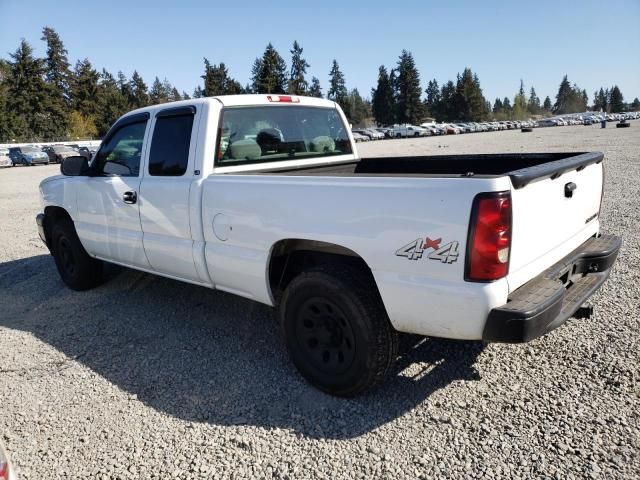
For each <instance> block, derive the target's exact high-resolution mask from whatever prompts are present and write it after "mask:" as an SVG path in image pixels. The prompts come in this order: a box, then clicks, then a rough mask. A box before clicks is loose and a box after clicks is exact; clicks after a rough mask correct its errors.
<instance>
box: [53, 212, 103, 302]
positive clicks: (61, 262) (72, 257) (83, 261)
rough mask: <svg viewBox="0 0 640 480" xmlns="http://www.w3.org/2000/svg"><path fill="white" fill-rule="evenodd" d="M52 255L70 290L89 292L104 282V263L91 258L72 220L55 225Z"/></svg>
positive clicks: (59, 221)
mask: <svg viewBox="0 0 640 480" xmlns="http://www.w3.org/2000/svg"><path fill="white" fill-rule="evenodd" d="M51 254H52V255H53V259H54V260H55V262H56V267H57V268H58V273H59V274H60V277H61V278H62V281H63V282H64V283H65V285H67V286H68V287H69V288H70V289H72V290H78V291H82V290H88V289H90V288H93V287H96V286H98V285H99V284H100V283H101V282H102V267H103V263H102V261H100V260H96V259H95V258H92V257H90V256H89V254H88V253H87V252H86V250H85V249H84V247H83V246H82V243H81V242H80V239H79V238H78V234H77V233H76V229H75V227H74V226H73V222H72V221H71V220H70V219H68V218H62V219H60V220H57V221H56V222H55V223H54V224H53V228H52V230H51Z"/></svg>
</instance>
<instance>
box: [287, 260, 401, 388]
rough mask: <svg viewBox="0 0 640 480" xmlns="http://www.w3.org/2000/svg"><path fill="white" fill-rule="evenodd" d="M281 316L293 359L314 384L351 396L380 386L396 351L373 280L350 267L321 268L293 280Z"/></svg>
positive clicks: (391, 330) (387, 320)
mask: <svg viewBox="0 0 640 480" xmlns="http://www.w3.org/2000/svg"><path fill="white" fill-rule="evenodd" d="M279 320H280V323H281V326H282V330H283V333H284V337H285V342H286V345H287V350H288V352H289V356H290V357H291V360H292V362H293V363H294V365H295V366H296V368H297V369H298V370H299V371H300V373H301V374H302V376H303V377H304V378H305V379H306V380H307V381H308V382H309V383H311V384H312V385H313V386H315V387H316V388H318V389H320V390H322V391H324V392H326V393H329V394H331V395H337V396H341V397H353V396H355V395H358V394H360V393H362V392H364V391H365V390H368V389H370V388H372V387H374V386H376V385H378V384H379V383H380V382H382V380H384V378H385V377H386V375H387V373H388V371H389V368H390V367H391V365H392V364H393V362H394V361H395V359H396V355H397V348H398V333H397V332H396V331H395V330H394V329H393V327H392V326H391V323H390V322H389V318H388V317H387V313H386V311H385V309H384V306H383V304H382V299H381V298H380V295H379V294H378V291H377V289H376V286H375V283H374V281H373V280H372V279H370V278H368V276H366V275H365V274H363V273H362V272H361V271H359V270H357V269H355V268H353V267H349V266H341V265H335V266H327V267H318V268H315V269H313V270H310V271H308V272H304V273H302V274H300V275H298V276H297V277H296V278H294V279H293V280H292V281H291V283H290V284H289V285H288V286H287V288H286V290H285V292H284V295H283V297H282V301H281V303H280V310H279Z"/></svg>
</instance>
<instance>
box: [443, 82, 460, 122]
mask: <svg viewBox="0 0 640 480" xmlns="http://www.w3.org/2000/svg"><path fill="white" fill-rule="evenodd" d="M439 110H440V115H441V116H442V118H441V120H444V121H447V122H455V121H457V120H460V118H459V117H458V109H457V105H456V85H455V83H453V81H452V80H449V81H448V82H447V83H445V84H444V85H442V89H441V92H440V108H439Z"/></svg>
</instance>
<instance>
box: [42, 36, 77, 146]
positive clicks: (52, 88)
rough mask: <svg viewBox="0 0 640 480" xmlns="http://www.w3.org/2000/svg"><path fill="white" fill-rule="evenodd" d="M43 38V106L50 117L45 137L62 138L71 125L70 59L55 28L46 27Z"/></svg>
mask: <svg viewBox="0 0 640 480" xmlns="http://www.w3.org/2000/svg"><path fill="white" fill-rule="evenodd" d="M41 40H44V41H46V42H47V56H46V58H45V64H44V66H45V83H46V92H45V97H44V105H43V108H44V111H45V114H46V116H47V118H48V119H49V120H48V121H47V124H46V131H45V132H43V137H44V138H45V139H47V140H61V139H63V138H64V137H65V136H66V134H67V128H68V125H69V120H68V119H69V97H70V92H69V77H70V75H71V73H70V71H69V60H68V59H67V50H66V49H65V48H64V44H63V43H62V40H61V39H60V36H59V35H58V33H57V32H56V31H55V30H54V29H53V28H50V27H44V29H43V30H42V38H41Z"/></svg>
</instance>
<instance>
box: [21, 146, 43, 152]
mask: <svg viewBox="0 0 640 480" xmlns="http://www.w3.org/2000/svg"><path fill="white" fill-rule="evenodd" d="M40 152H42V150H40V149H39V148H36V147H22V153H40Z"/></svg>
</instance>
